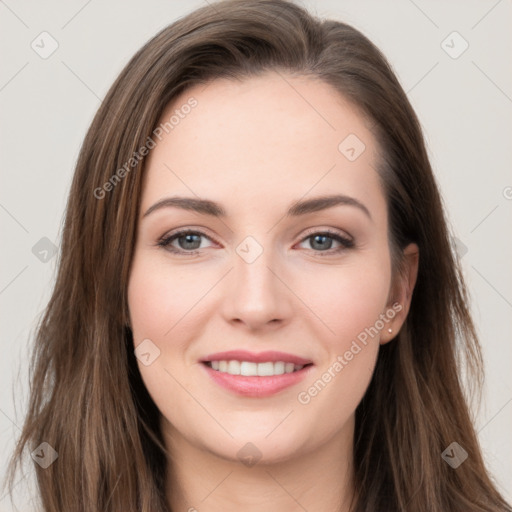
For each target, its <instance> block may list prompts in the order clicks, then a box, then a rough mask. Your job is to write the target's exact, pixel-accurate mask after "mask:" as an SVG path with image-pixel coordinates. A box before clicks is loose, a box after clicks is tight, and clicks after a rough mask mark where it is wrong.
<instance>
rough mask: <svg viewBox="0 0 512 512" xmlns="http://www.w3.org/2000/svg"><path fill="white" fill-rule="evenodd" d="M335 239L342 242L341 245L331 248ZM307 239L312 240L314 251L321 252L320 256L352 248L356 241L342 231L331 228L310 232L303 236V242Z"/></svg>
mask: <svg viewBox="0 0 512 512" xmlns="http://www.w3.org/2000/svg"><path fill="white" fill-rule="evenodd" d="M333 240H334V241H336V242H338V243H339V244H340V247H337V248H335V249H331V248H332V244H333V242H332V241H333ZM306 241H311V242H310V245H311V247H313V250H314V252H318V253H319V254H318V256H324V255H325V256H327V255H332V254H333V253H334V254H337V253H339V252H341V251H344V250H346V249H351V248H352V247H354V241H353V240H352V239H351V238H348V237H347V236H345V235H342V234H341V233H338V232H336V231H331V230H325V231H318V232H313V233H311V234H309V235H308V236H307V237H306V238H303V239H302V242H301V243H304V242H306ZM317 249H319V250H317ZM322 253H326V254H322Z"/></svg>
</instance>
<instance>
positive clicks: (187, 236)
mask: <svg viewBox="0 0 512 512" xmlns="http://www.w3.org/2000/svg"><path fill="white" fill-rule="evenodd" d="M201 238H206V239H208V240H212V239H211V238H210V237H208V236H206V235H205V234H204V233H202V232H201V231H193V230H190V229H183V230H181V231H177V232H175V233H171V234H170V235H164V236H163V237H162V238H161V239H160V240H159V241H158V244H157V245H158V246H160V247H164V248H165V249H166V250H168V251H170V252H172V253H174V254H178V255H184V256H189V255H191V254H198V253H199V252H200V251H199V250H198V249H204V247H201ZM174 241H177V244H178V246H179V247H176V246H175V245H172V244H173V242H174Z"/></svg>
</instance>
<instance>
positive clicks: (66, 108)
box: [0, 0, 512, 511]
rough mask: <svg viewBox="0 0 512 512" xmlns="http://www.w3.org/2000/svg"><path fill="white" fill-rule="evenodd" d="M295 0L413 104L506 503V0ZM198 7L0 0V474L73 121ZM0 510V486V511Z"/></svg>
mask: <svg viewBox="0 0 512 512" xmlns="http://www.w3.org/2000/svg"><path fill="white" fill-rule="evenodd" d="M300 3H302V5H304V6H306V7H308V8H309V9H310V10H311V11H312V12H314V13H316V14H317V15H319V16H322V17H332V18H337V19H339V20H341V21H345V22H348V23H350V24H352V25H354V26H355V27H356V28H358V29H359V30H361V31H362V32H363V33H364V34H366V35H367V36H368V37H369V38H370V39H371V40H372V41H373V42H375V43H376V44H377V46H379V48H381V50H382V51H383V52H384V54H385V55H386V56H387V58H388V59H389V61H390V63H391V64H392V66H393V68H394V70H395V71H396V73H397V75H398V77H399V79H400V81H401V83H402V85H403V87H404V89H405V91H407V94H408V96H409V98H410V101H411V102H412V104H413V107H414V108H415V109H416V111H417V113H418V116H419V118H420V121H421V123H422V126H423V128H424V132H425V137H426V141H427V144H428V148H429V153H430V156H431V159H432V164H433V167H434V170H435V173H436V176H437V179H438V182H439V185H440V188H441V192H442V194H443V197H444V201H445V204H446V208H447V210H448V214H449V220H450V223H451V226H452V229H453V232H454V234H455V236H456V238H457V246H458V248H459V253H460V255H461V256H462V263H463V267H464V272H465V275H466V279H467V282H468V285H469V288H470V293H471V296H472V311H473V314H474V317H475V321H476V323H477V327H478V330H479V334H480V336H481V341H482V345H483V351H484V358H485V365H486V385H485V389H484V395H483V396H484V400H483V404H482V407H481V408H480V410H476V409H475V411H474V413H475V416H476V418H477V419H476V422H477V430H478V435H479V438H480V441H481V445H482V448H483V452H484V456H485V459H486V461H487V463H488V466H489V468H490V470H491V472H492V474H493V476H494V478H495V480H496V482H497V484H498V487H499V488H500V490H501V491H502V492H503V494H504V495H505V496H506V497H507V498H508V500H511V499H512V482H511V479H510V475H512V456H511V455H512V446H511V439H512V436H510V432H511V431H512V428H511V427H512V404H511V401H512V377H511V375H512V371H511V369H510V366H511V362H512V343H511V340H512V336H511V334H512V326H511V321H510V319H511V318H512V314H511V313H512V272H511V265H510V262H511V261H512V242H511V237H510V233H511V229H510V227H511V217H512V215H511V212H512V175H511V172H510V169H511V162H512V143H511V141H512V117H511V113H512V99H511V98H512V73H511V69H512V66H511V60H510V55H512V30H511V26H510V25H511V24H510V20H512V4H511V2H510V0H499V1H496V0H481V1H474V0H473V1H471V0H460V1H440V0H437V1H427V0H414V1H412V0H396V1H391V0H387V1H383V0H373V1H368V0H363V1H361V0H359V1H356V0H354V1H345V0H338V1H335V0H303V1H302V2H300ZM205 4H206V0H194V1H187V2H185V1H169V0H168V1H163V0H150V1H145V2H142V1H139V2H137V1H134V0H123V1H121V0H110V1H107V2H105V1H104V2H100V1H99V0H89V1H86V0H85V1H84V0H72V1H66V2H64V1H57V0H48V1H46V2H37V1H35V0H25V1H21V0H5V1H0V44H1V47H2V66H1V69H0V109H1V115H2V123H1V136H0V144H1V155H2V159H1V189H0V226H1V233H2V240H3V243H2V250H1V258H2V259H1V267H0V308H1V326H2V330H1V349H2V357H0V389H1V401H0V453H1V454H2V458H1V462H0V464H1V466H0V478H2V477H3V474H4V471H5V464H6V462H7V456H8V454H10V452H11V450H12V448H13V442H14V439H15V438H16V437H17V435H18V434H19V432H20V426H21V424H22V421H23V415H24V410H25V407H26V401H27V392H28V382H27V375H28V343H29V339H30V336H31V335H32V334H33V329H34V326H35V322H36V320H37V318H38V315H40V313H41V312H42V310H43V309H44V307H45V304H46V301H47V300H48V298H49V296H50V292H51V287H52V284H53V279H54V277H55V262H56V260H57V258H56V257H52V247H53V245H54V246H56V247H58V245H59V234H60V226H61V221H62V217H63V214H64V207H65V202H66V198H67V193H68V189H69V185H70V181H71V178H72V174H73V169H74V165H75V162H76V158H77V155H78V151H79V148H80V144H81V142H82V139H83V137H84V135H85V132H86V130H87V128H88V126H89V124H90V122H91V120H92V118H93V115H94V113H95V111H96V109H97V108H98V106H99V105H100V102H101V99H102V98H103V97H104V95H105V93H106V91H107V89H108V88H109V87H110V85H111V84H112V82H113V81H114V79H115V78H116V76H117V75H118V73H119V72H120V71H121V69H122V68H123V67H124V65H125V64H126V63H127V62H128V60H129V59H130V57H131V56H132V55H133V54H134V53H135V51H136V50H137V49H139V47H140V46H141V45H142V44H143V43H145V42H146V41H147V40H148V39H149V38H151V37H152V36H153V35H154V34H156V32H157V31H159V30H160V29H161V28H163V27H164V26H166V25H168V24H170V23H172V22H173V21H174V20H176V19H177V18H178V17H181V16H183V15H184V14H187V13H188V12H190V11H192V10H193V9H195V8H196V7H199V6H202V5H205ZM42 32H47V34H43V35H41V33H42ZM454 32H455V33H454ZM42 38H44V39H43V41H44V43H41V39H42ZM57 45H58V46H57ZM53 47H56V49H55V51H54V52H53V53H52V54H51V55H46V54H45V52H46V53H48V52H50V51H51V50H53ZM43 57H45V58H43ZM34 247H35V248H34ZM16 491H17V494H19V500H20V501H17V502H16V503H17V504H18V506H19V507H20V510H32V508H31V507H30V503H31V494H30V487H29V485H28V482H26V481H20V482H19V485H18V486H17V488H16ZM10 510H14V508H13V507H12V506H11V504H10V502H9V499H8V498H7V497H5V495H2V494H1V493H0V511H10Z"/></svg>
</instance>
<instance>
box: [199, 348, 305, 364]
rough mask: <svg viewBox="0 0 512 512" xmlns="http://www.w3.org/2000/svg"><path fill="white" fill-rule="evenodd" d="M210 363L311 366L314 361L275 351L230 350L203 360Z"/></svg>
mask: <svg viewBox="0 0 512 512" xmlns="http://www.w3.org/2000/svg"><path fill="white" fill-rule="evenodd" d="M210 361H250V362H251V363H266V362H272V363H275V362H277V361H283V362H285V363H293V364H301V365H305V364H311V363H312V362H313V361H311V360H309V359H304V358H302V357H299V356H296V355H294V354H287V353H285V352H276V351H274V350H267V351H266V352H258V353H257V354H256V353H254V352H248V351H246V350H228V351H227V352H216V353H215V354H210V355H209V356H206V357H204V358H203V359H201V362H202V363H205V362H210Z"/></svg>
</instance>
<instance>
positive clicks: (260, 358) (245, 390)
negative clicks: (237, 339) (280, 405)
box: [201, 350, 313, 398]
mask: <svg viewBox="0 0 512 512" xmlns="http://www.w3.org/2000/svg"><path fill="white" fill-rule="evenodd" d="M230 360H236V361H250V362H253V363H264V362H268V361H270V362H276V361H283V362H285V363H293V364H297V365H308V366H305V367H304V368H302V369H301V370H298V371H295V372H292V373H283V374H282V375H272V376H270V377H260V376H251V377H246V376H244V375H231V374H229V373H223V372H219V371H217V370H214V369H213V368H211V367H209V366H208V365H206V364H204V363H206V362H210V361H230ZM201 363H202V364H201V366H202V367H203V368H204V371H205V372H206V373H207V375H208V377H209V378H210V379H212V381H213V382H214V383H216V384H217V385H219V386H221V387H222V388H224V389H227V390H228V391H231V392H232V393H235V394H237V395H240V396H244V397H253V398H264V397H268V396H272V395H275V394H276V393H279V392H280V391H283V390H285V389H287V388H290V387H291V386H294V385H296V384H298V383H299V382H301V381H302V380H304V379H305V378H306V376H307V375H308V374H309V372H310V371H311V369H312V368H313V363H312V361H310V360H308V359H304V358H302V357H299V356H295V355H293V354H286V353H284V352H274V351H267V352H259V353H257V354H255V353H251V352H247V351H244V350H231V351H228V352H218V353H216V354H211V355H209V356H207V357H205V358H204V359H203V360H202V361H201Z"/></svg>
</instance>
